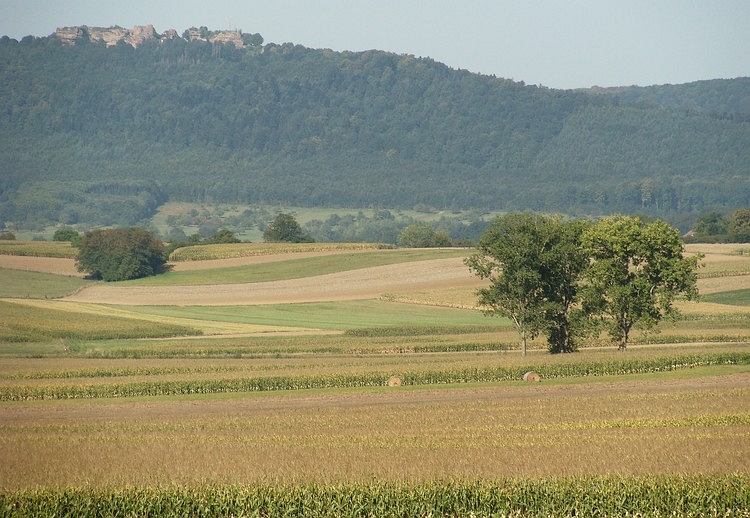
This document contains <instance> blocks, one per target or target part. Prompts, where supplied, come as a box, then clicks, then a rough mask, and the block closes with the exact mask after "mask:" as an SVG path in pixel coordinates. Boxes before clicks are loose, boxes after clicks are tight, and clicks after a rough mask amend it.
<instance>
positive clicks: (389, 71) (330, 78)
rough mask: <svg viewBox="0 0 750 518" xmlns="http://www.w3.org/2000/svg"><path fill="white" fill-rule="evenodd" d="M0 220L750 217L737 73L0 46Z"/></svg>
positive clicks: (180, 46)
mask: <svg viewBox="0 0 750 518" xmlns="http://www.w3.org/2000/svg"><path fill="white" fill-rule="evenodd" d="M0 143H1V145H0V221H22V222H26V223H29V224H42V223H44V222H49V221H51V222H62V223H76V222H89V223H96V224H113V223H116V224H133V223H135V222H137V221H139V220H140V219H142V218H144V217H147V216H148V215H149V214H150V213H151V212H152V211H153V210H154V209H155V208H156V207H157V206H158V205H159V204H161V203H163V202H164V201H165V200H167V199H169V200H173V201H177V200H183V201H201V202H249V203H255V202H264V203H275V202H281V203H288V204H293V205H301V206H331V207H372V206H377V207H388V208H403V207H406V208H410V207H412V206H414V205H416V204H424V205H429V206H433V207H436V208H440V209H443V208H448V209H450V208H459V209H468V208H480V209H484V208H489V209H497V210H524V209H533V210H545V211H558V212H564V213H569V214H599V213H611V212H626V213H632V212H641V213H651V214H655V215H660V216H663V217H667V218H672V219H674V218H676V217H679V216H680V215H686V214H697V213H698V212H700V211H702V210H705V209H707V208H718V209H722V208H725V209H727V210H731V209H735V208H739V207H747V206H750V79H749V78H741V79H733V80H721V81H706V82H700V83H692V84H688V85H678V86H660V87H651V88H648V89H637V88H623V89H592V90H576V91H573V90H569V91H568V90H553V89H548V88H544V87H537V86H531V85H525V84H524V83H522V82H514V81H510V80H506V79H500V78H496V77H490V76H482V75H477V74H472V73H469V72H466V71H462V70H453V69H451V68H448V67H447V66H444V65H442V64H440V63H437V62H434V61H432V60H430V59H421V58H414V57H413V56H409V55H395V54H391V53H386V52H381V51H368V52H358V53H353V52H333V51H330V50H313V49H308V48H304V47H301V46H298V45H292V44H284V45H274V44H266V45H263V44H262V38H260V37H259V36H258V35H254V36H253V38H250V44H248V45H246V46H244V48H236V47H235V46H234V45H233V44H231V43H227V44H223V43H220V42H214V43H209V42H207V41H200V40H194V41H188V40H186V39H184V38H179V37H178V38H174V39H166V40H162V41H158V40H146V41H144V42H143V43H142V44H140V45H139V46H138V47H137V48H134V47H132V46H130V45H128V44H125V43H123V42H120V43H118V44H116V45H113V46H109V47H108V46H106V45H105V44H104V43H103V42H98V43H97V42H91V43H79V44H77V45H64V44H63V43H61V42H60V40H59V39H58V38H56V37H54V35H53V36H50V37H45V38H33V37H27V38H24V40H22V41H20V42H18V41H15V40H12V39H9V38H7V37H4V38H2V39H0Z"/></svg>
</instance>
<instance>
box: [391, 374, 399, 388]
mask: <svg viewBox="0 0 750 518" xmlns="http://www.w3.org/2000/svg"><path fill="white" fill-rule="evenodd" d="M388 386H389V387H400V386H401V378H399V377H398V376H391V377H390V378H388Z"/></svg>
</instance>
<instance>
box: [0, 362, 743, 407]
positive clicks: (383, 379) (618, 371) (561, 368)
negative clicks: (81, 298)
mask: <svg viewBox="0 0 750 518" xmlns="http://www.w3.org/2000/svg"><path fill="white" fill-rule="evenodd" d="M748 364H750V353H740V352H734V353H714V354H693V355H681V356H671V357H658V358H653V359H632V360H618V361H604V362H586V363H572V364H554V365H552V364H550V365H537V366H533V365H525V366H516V367H488V368H464V369H449V370H438V371H424V372H404V373H396V374H398V375H399V377H400V378H401V384H403V385H435V384H456V383H488V382H503V381H513V380H520V379H522V378H523V375H524V373H526V372H528V371H531V370H534V371H536V372H537V373H539V375H540V376H541V377H542V378H545V379H559V378H570V377H582V376H613V375H630V374H647V373H655V372H666V371H675V370H682V369H690V368H695V367H703V366H715V365H748ZM393 374H394V373H382V372H370V373H360V374H334V375H319V376H270V377H258V378H252V377H243V378H235V379H217V380H174V381H170V380H154V381H139V382H132V383H110V384H95V385H86V384H75V385H68V386H58V385H49V386H6V387H0V401H28V400H54V399H98V398H118V397H143V396H174V395H188V394H218V393H237V392H266V391H281V390H302V389H330V388H357V387H382V386H386V385H388V380H389V379H390V378H391V376H392V375H393Z"/></svg>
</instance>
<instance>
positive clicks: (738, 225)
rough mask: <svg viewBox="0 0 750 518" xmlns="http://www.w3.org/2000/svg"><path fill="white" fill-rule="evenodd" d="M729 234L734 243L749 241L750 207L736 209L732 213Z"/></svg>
mask: <svg viewBox="0 0 750 518" xmlns="http://www.w3.org/2000/svg"><path fill="white" fill-rule="evenodd" d="M729 235H730V238H731V240H732V241H733V242H735V243H750V209H741V210H736V211H734V212H733V213H732V218H731V220H730V221H729Z"/></svg>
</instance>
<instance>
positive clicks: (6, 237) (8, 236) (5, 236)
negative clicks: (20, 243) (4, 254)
mask: <svg viewBox="0 0 750 518" xmlns="http://www.w3.org/2000/svg"><path fill="white" fill-rule="evenodd" d="M0 240H3V241H15V240H16V235H15V234H14V233H13V232H8V231H3V232H0Z"/></svg>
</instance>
